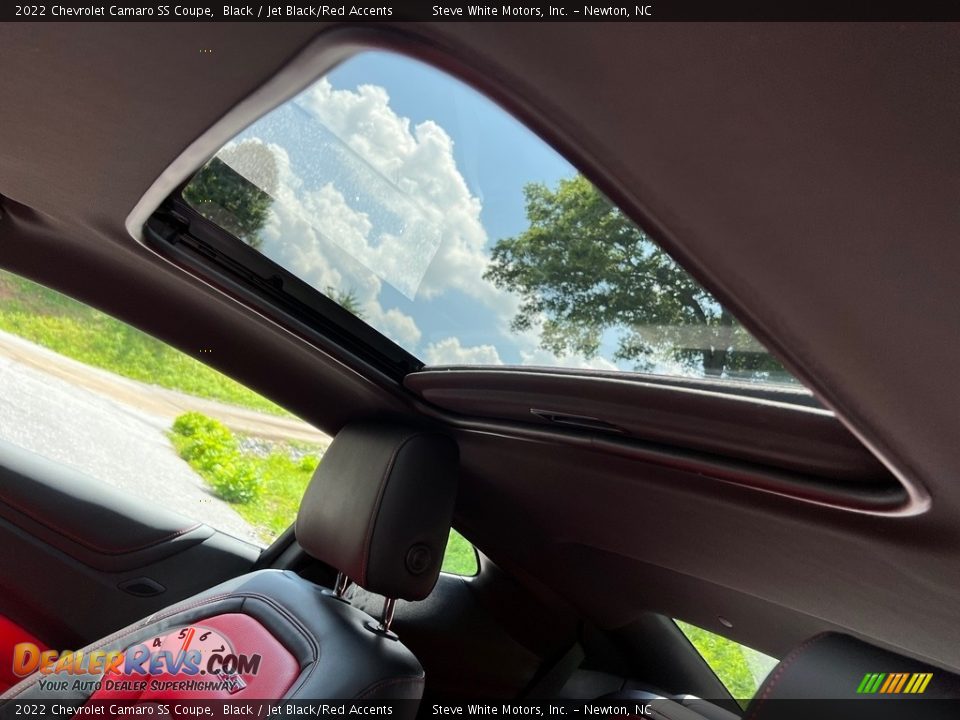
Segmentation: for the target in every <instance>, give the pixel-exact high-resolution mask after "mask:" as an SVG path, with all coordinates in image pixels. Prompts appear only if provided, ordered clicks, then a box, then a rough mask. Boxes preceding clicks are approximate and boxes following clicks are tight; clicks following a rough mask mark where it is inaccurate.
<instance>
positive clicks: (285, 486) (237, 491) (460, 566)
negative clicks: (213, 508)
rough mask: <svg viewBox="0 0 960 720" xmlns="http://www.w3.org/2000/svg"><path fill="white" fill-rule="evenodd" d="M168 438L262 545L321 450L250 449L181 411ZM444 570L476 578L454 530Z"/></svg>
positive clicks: (283, 520) (282, 521) (286, 519)
mask: <svg viewBox="0 0 960 720" xmlns="http://www.w3.org/2000/svg"><path fill="white" fill-rule="evenodd" d="M170 440H171V442H172V443H173V446H174V447H175V448H176V449H177V452H178V453H179V454H180V456H181V457H182V458H183V459H184V460H186V461H187V462H188V463H189V464H190V466H191V467H192V468H193V469H194V470H195V471H196V472H197V473H198V474H199V475H200V477H202V478H203V479H204V480H205V481H206V482H207V484H208V485H210V487H211V488H212V489H213V490H214V492H215V493H216V494H217V495H219V496H220V497H221V498H223V499H224V500H227V501H228V502H230V503H232V505H233V507H234V509H235V510H236V511H237V513H239V515H240V516H241V517H242V518H243V519H244V520H246V521H247V522H249V523H250V524H251V525H253V527H254V528H255V530H256V532H257V534H258V535H259V536H260V537H261V539H262V540H263V541H264V542H268V543H269V542H271V541H272V540H273V539H274V538H275V537H277V536H278V535H279V534H280V533H281V532H283V531H284V530H285V529H286V528H287V527H289V526H290V525H291V524H292V523H293V521H294V519H295V518H296V516H297V509H298V508H299V507H300V500H301V498H302V497H303V493H304V491H305V490H306V489H307V484H308V483H309V482H310V478H311V477H313V473H314V471H315V470H316V468H317V465H318V464H319V463H320V461H321V456H322V454H323V448H322V447H321V446H318V445H309V444H307V443H302V442H300V443H296V444H293V443H272V444H271V445H270V449H269V450H266V451H265V450H264V449H263V448H264V445H263V444H262V442H260V443H257V442H254V443H253V444H252V445H253V446H255V447H257V448H258V450H256V451H254V450H251V449H245V448H249V447H251V443H250V442H249V441H247V442H245V440H249V439H245V438H243V437H242V436H238V435H236V434H234V433H233V432H232V431H231V430H230V429H229V428H227V427H226V426H225V425H223V424H222V423H220V422H218V421H216V420H214V419H213V418H209V417H206V416H204V415H202V414H200V413H195V412H191V413H184V414H183V415H181V416H180V417H178V418H177V419H176V420H175V421H174V423H173V427H172V428H171V431H170ZM442 569H443V570H444V572H450V573H454V574H457V575H475V574H476V572H477V558H476V553H475V552H474V550H473V546H472V545H470V543H469V542H468V541H467V540H466V539H465V538H464V537H463V536H462V535H460V534H459V533H457V532H456V531H455V530H451V531H450V537H449V540H448V543H447V552H446V554H445V555H444V559H443V568H442Z"/></svg>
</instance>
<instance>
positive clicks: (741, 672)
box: [675, 620, 777, 707]
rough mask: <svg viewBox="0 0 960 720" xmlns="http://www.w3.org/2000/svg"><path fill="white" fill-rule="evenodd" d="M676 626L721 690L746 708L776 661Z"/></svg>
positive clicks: (687, 626) (697, 630)
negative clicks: (707, 666)
mask: <svg viewBox="0 0 960 720" xmlns="http://www.w3.org/2000/svg"><path fill="white" fill-rule="evenodd" d="M675 622H676V623H677V627H679V628H680V630H682V631H683V634H684V635H686V636H687V639H688V640H689V641H690V643H691V644H692V645H693V646H694V647H695V648H696V649H697V652H699V653H700V654H701V655H702V656H703V659H704V660H705V661H706V663H707V665H709V666H710V669H711V670H713V672H714V673H716V675H717V677H718V678H720V682H722V683H723V685H724V687H726V688H727V690H729V691H730V694H731V695H732V696H733V697H734V698H735V699H736V700H737V702H739V703H740V704H741V705H742V706H744V707H746V704H747V702H748V701H749V700H750V698H752V697H753V696H754V695H756V693H757V689H758V688H759V687H760V685H761V683H762V682H763V680H764V678H765V677H766V676H767V673H769V672H770V670H771V669H772V668H773V666H774V665H776V663H777V660H776V659H775V658H772V657H770V656H768V655H764V654H763V653H761V652H759V651H757V650H754V649H752V648H748V647H745V646H743V645H740V644H739V643H735V642H734V641H733V640H729V639H727V638H725V637H723V636H721V635H717V634H716V633H712V632H710V631H709V630H704V629H703V628H699V627H697V626H696V625H690V624H689V623H685V622H683V621H681V620H676V621H675Z"/></svg>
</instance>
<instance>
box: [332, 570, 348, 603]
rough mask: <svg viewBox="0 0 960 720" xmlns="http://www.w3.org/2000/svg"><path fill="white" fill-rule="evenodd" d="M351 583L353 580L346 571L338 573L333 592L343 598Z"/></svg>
mask: <svg viewBox="0 0 960 720" xmlns="http://www.w3.org/2000/svg"><path fill="white" fill-rule="evenodd" d="M351 584H352V582H351V580H350V578H348V577H347V574H346V573H337V582H336V584H335V585H334V586H333V594H334V595H335V596H336V597H338V598H343V596H344V595H345V594H346V592H347V589H348V588H349V587H350V585H351Z"/></svg>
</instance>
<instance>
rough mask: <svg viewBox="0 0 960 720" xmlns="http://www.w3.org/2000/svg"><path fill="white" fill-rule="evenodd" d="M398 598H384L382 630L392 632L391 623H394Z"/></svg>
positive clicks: (381, 619)
mask: <svg viewBox="0 0 960 720" xmlns="http://www.w3.org/2000/svg"><path fill="white" fill-rule="evenodd" d="M396 606H397V600H396V598H384V599H383V613H382V614H381V615H380V631H381V632H385V633H388V632H390V625H392V624H393V611H394V610H395V609H396Z"/></svg>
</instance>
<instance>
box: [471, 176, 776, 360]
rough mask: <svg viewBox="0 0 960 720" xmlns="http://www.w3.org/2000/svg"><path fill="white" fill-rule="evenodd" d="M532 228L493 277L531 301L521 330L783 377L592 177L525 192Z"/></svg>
mask: <svg viewBox="0 0 960 720" xmlns="http://www.w3.org/2000/svg"><path fill="white" fill-rule="evenodd" d="M524 195H525V198H526V214H527V221H528V222H529V227H528V228H527V229H526V230H524V231H523V232H522V233H520V234H519V235H517V236H516V237H511V238H504V239H501V240H499V241H498V242H497V243H496V244H495V246H494V248H493V253H492V256H491V263H490V266H489V268H488V270H487V272H486V275H485V277H486V278H487V279H488V280H490V281H492V282H493V283H494V284H495V285H497V286H498V287H500V288H502V289H506V290H509V291H511V292H513V293H516V294H517V295H519V296H520V298H521V300H522V302H521V305H520V308H519V311H518V313H517V315H516V316H515V317H514V318H513V322H512V327H513V329H514V330H516V331H527V330H530V329H531V328H537V327H539V328H540V341H541V345H542V347H543V348H544V349H547V350H550V351H551V352H553V353H555V354H557V355H559V356H563V355H566V354H569V353H576V354H580V355H583V356H585V357H587V358H592V357H594V356H596V355H597V353H598V352H599V350H600V348H601V344H602V343H604V342H607V341H608V340H609V338H610V334H611V333H613V334H614V335H615V336H616V343H617V349H616V352H615V359H618V360H628V361H633V362H634V364H635V366H636V367H637V369H651V368H653V367H654V366H655V365H656V363H657V362H663V361H665V360H671V361H674V362H679V363H681V364H682V365H684V366H685V367H687V368H689V369H691V370H694V371H702V372H703V373H704V374H705V375H710V376H722V375H734V374H735V375H744V374H745V375H752V376H755V377H757V376H758V377H764V376H765V375H766V374H767V373H770V372H783V368H782V366H781V365H780V364H779V363H778V362H776V360H774V359H773V358H772V357H770V356H769V355H768V354H767V353H766V352H765V351H764V350H763V348H761V347H760V346H759V345H757V343H756V341H754V340H753V339H752V338H751V337H750V335H749V334H748V333H747V332H746V330H744V329H743V328H742V327H741V326H740V325H739V324H738V323H737V322H736V321H735V320H734V318H733V316H732V315H730V313H729V312H727V311H726V310H725V309H724V308H723V307H721V306H720V304H719V303H718V302H717V301H716V300H715V299H714V298H713V297H712V296H711V295H710V294H709V293H708V292H707V291H706V290H704V289H703V288H701V287H700V285H699V284H698V283H697V282H696V281H695V280H694V279H693V278H692V277H690V275H688V274H687V273H686V272H685V271H684V270H683V269H682V268H680V267H679V266H678V265H677V264H676V263H675V262H674V261H673V260H672V259H671V258H670V257H669V256H668V255H667V254H666V253H665V252H663V251H662V250H661V249H660V248H659V247H657V245H656V244H655V243H654V242H653V241H652V240H651V239H650V238H649V237H648V236H647V235H646V234H645V233H644V232H643V231H642V230H640V229H639V228H638V227H637V226H636V225H634V224H633V222H631V221H630V220H629V219H628V218H627V217H625V216H624V215H623V214H622V213H621V212H620V211H619V210H617V208H616V207H615V206H614V205H613V204H612V203H611V202H610V201H609V200H608V199H607V198H606V197H604V196H603V195H602V194H600V192H599V191H597V189H596V188H595V187H594V186H593V185H592V184H591V183H590V182H589V181H588V180H586V179H585V178H583V177H581V176H577V177H574V178H571V179H566V180H561V181H560V182H559V184H558V185H557V187H556V188H555V189H551V188H549V187H547V186H546V185H543V184H540V183H532V184H529V185H527V186H526V187H525V188H524Z"/></svg>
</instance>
